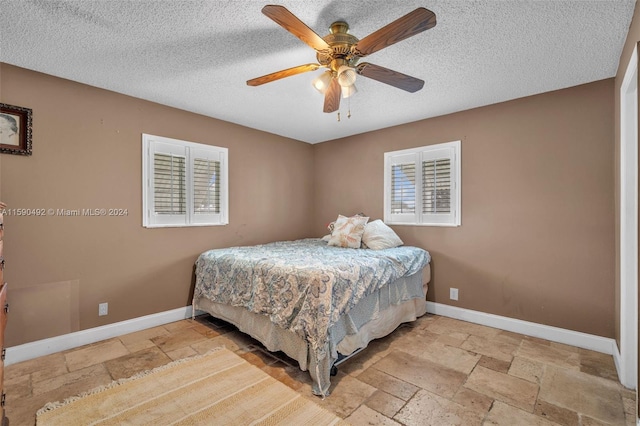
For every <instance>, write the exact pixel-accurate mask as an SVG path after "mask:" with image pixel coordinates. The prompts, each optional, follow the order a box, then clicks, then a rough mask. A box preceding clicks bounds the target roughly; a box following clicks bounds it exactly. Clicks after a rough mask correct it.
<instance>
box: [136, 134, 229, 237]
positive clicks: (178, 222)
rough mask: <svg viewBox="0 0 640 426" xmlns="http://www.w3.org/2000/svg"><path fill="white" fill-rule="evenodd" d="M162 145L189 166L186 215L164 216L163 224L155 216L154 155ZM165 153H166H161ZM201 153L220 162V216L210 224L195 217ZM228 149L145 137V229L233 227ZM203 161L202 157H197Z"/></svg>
mask: <svg viewBox="0 0 640 426" xmlns="http://www.w3.org/2000/svg"><path fill="white" fill-rule="evenodd" d="M158 145H164V146H165V148H166V149H167V151H171V152H172V153H174V154H176V155H184V157H185V160H186V161H185V164H186V173H185V180H186V207H187V208H186V214H175V215H172V214H168V215H162V220H157V218H159V216H160V215H155V218H154V217H152V215H154V212H153V210H154V198H153V196H154V191H153V188H152V180H153V175H152V173H153V161H154V159H153V154H154V153H155V152H157V151H158V150H157V149H156V148H157V146H158ZM161 152H162V151H161ZM198 153H200V154H203V153H206V154H205V155H214V156H217V157H218V160H216V161H220V213H214V214H211V215H207V216H210V217H209V219H213V220H208V221H203V220H202V219H203V218H201V217H197V215H196V214H195V213H194V209H193V204H194V200H193V198H194V196H193V185H194V173H193V167H194V166H193V164H194V159H195V158H196V157H195V156H196V155H198ZM228 155H229V150H228V148H223V147H218V146H213V145H206V144H200V143H195V142H188V141H183V140H179V139H172V138H167V137H163V136H155V135H150V134H146V133H143V134H142V226H143V227H145V228H170V227H194V226H219V225H227V224H229V175H228ZM197 158H200V157H197Z"/></svg>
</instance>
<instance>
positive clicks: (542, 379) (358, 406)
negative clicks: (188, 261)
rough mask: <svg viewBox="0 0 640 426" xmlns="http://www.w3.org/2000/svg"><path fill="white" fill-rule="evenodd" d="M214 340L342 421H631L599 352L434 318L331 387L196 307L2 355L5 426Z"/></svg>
mask: <svg viewBox="0 0 640 426" xmlns="http://www.w3.org/2000/svg"><path fill="white" fill-rule="evenodd" d="M222 345H224V346H226V347H227V348H228V349H230V350H233V351H235V352H236V353H237V354H238V355H240V356H241V357H243V358H244V359H246V360H247V361H249V362H250V363H252V364H254V365H256V366H258V367H259V368H261V369H262V370H264V371H265V372H267V373H268V374H270V375H271V376H273V377H275V378H276V379H278V380H280V381H281V382H283V383H285V384H286V385H288V386H290V387H291V388H293V389H295V390H297V391H298V392H300V393H301V394H302V395H304V396H305V397H307V398H309V399H311V400H313V401H315V402H316V403H318V404H320V405H322V406H324V407H325V408H327V409H329V410H331V411H333V412H334V413H336V414H337V415H339V416H340V417H342V418H345V419H346V420H347V421H348V422H350V423H351V424H353V425H398V424H402V425H420V426H423V425H508V426H513V425H582V426H587V425H628V426H631V425H635V417H636V412H635V392H633V391H630V390H627V389H625V388H624V387H622V386H621V385H620V383H619V382H618V381H617V375H616V371H615V366H614V364H613V359H612V357H611V356H608V355H604V354H601V353H597V352H593V351H588V350H584V349H580V348H576V347H571V346H566V345H562V344H558V343H554V342H549V341H546V340H541V339H536V338H531V337H527V336H523V335H520V334H515V333H510V332H506V331H501V330H498V329H494V328H490V327H484V326H480V325H476V324H471V323H467V322H463V321H458V320H454V319H450V318H446V317H440V316H436V315H425V316H424V317H422V318H420V319H419V320H418V321H416V322H415V323H412V324H408V325H403V326H401V327H399V328H398V329H397V330H396V331H395V332H393V333H392V334H391V335H389V336H387V337H385V338H383V339H379V340H376V341H374V342H372V343H371V344H370V346H369V347H368V348H367V349H366V350H365V351H362V352H361V353H359V354H358V355H356V356H354V357H353V358H352V359H350V360H348V361H347V362H345V363H344V364H342V365H341V366H340V369H339V370H340V371H339V373H338V375H337V376H336V377H333V379H332V388H331V392H332V394H331V396H330V397H328V398H326V399H324V400H322V399H320V398H318V397H315V396H313V395H312V393H311V380H310V378H309V375H308V373H307V372H302V371H300V370H299V368H297V367H296V365H295V362H294V361H291V360H289V359H288V358H287V357H286V356H284V355H282V354H270V353H268V352H267V351H265V350H264V349H262V347H261V346H260V344H259V343H258V342H256V341H255V340H253V339H252V338H250V337H248V336H246V335H245V334H243V333H240V332H239V331H237V329H235V328H234V327H233V326H231V325H229V324H227V323H225V322H223V321H219V320H216V319H213V318H211V317H208V316H203V317H199V318H196V320H183V321H178V322H175V323H171V324H166V325H164V326H160V327H154V328H151V329H147V330H143V331H139V332H135V333H131V334H127V335H124V336H120V337H118V338H113V339H109V340H105V341H101V342H97V343H94V344H91V345H87V346H83V347H80V348H75V349H71V350H68V351H63V352H59V353H55V354H51V355H47V356H43V357H40V358H36V359H33V360H29V361H25V362H21V363H18V364H13V365H10V366H8V367H6V370H5V389H6V393H7V403H6V410H7V415H8V417H9V420H10V424H11V426H18V425H33V424H34V422H35V413H36V411H37V410H38V409H39V408H40V407H42V406H43V405H44V404H45V403H47V402H50V401H58V400H62V399H65V398H67V397H69V396H73V395H76V394H78V393H81V392H83V391H86V390H89V389H92V388H94V387H97V386H101V385H104V384H107V383H109V382H111V381H112V380H115V379H120V378H124V377H129V376H132V375H134V374H136V373H138V372H140V371H144V370H148V369H152V368H155V367H158V366H160V365H164V364H167V363H169V362H171V361H172V360H175V359H180V358H185V357H189V356H193V355H197V354H203V353H206V352H207V351H209V350H210V349H212V348H215V347H219V346H222Z"/></svg>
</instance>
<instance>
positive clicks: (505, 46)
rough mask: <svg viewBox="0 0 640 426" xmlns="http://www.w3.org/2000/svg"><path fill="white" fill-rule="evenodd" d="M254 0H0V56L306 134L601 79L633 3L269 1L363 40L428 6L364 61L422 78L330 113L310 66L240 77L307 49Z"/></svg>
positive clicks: (287, 63)
mask: <svg viewBox="0 0 640 426" xmlns="http://www.w3.org/2000/svg"><path fill="white" fill-rule="evenodd" d="M265 4H267V3H266V2H258V1H219V0H218V1H214V0H208V1H196V0H193V1H174V0H171V1H170V0H150V1H144V0H128V1H120V0H100V1H88V0H83V1H67V0H50V1H43V0H20V1H18V0H0V61H1V62H5V63H9V64H13V65H17V66H20V67H24V68H28V69H32V70H36V71H41V72H44V73H47V74H52V75H55V76H59V77H63V78H66V79H70V80H75V81H78V82H82V83H86V84H90V85H92V86H97V87H101V88H105V89H109V90H113V91H115V92H119V93H124V94H127V95H131V96H135V97H138V98H142V99H147V100H150V101H154V102H158V103H161V104H165V105H170V106H173V107H177V108H181V109H184V110H188V111H193V112H196V113H199V114H203V115H206V116H210V117H214V118H217V119H221V120H226V121H230V122H233V123H238V124H241V125H243V126H247V127H251V128H255V129H259V130H264V131H267V132H270V133H275V134H278V135H282V136H286V137H290V138H293V139H297V140H300V141H305V142H309V143H317V142H323V141H327V140H331V139H336V138H340V137H345V136H349V135H353V134H358V133H363V132H367V131H371V130H375V129H380V128H384V127H389V126H394V125H398V124H402V123H407V122H412V121H416V120H421V119H425V118H429V117H434V116H438V115H443V114H448V113H451V112H455V111H461V110H465V109H469V108H474V107H478V106H482V105H488V104H492V103H496V102H501V101H505V100H509V99H515V98H519V97H523V96H528V95H532V94H536V93H542V92H547V91H550V90H556V89H561V88H565V87H570V86H575V85H579V84H583V83H587V82H591V81H597V80H601V79H604V78H608V77H613V76H614V75H615V74H616V70H617V67H618V61H619V58H620V53H621V51H622V46H623V44H624V40H625V37H626V34H627V31H628V28H629V24H630V22H631V17H632V15H633V9H634V6H635V1H634V0H619V1H605V0H601V1H586V0H575V1H563V0H552V1H541V0H532V1H525V0H522V1H503V0H500V1H489V0H485V1H449V0H447V1H442V0H436V1H433V0H423V1H413V0H407V1H386V0H372V1H346V0H343V1H337V0H313V1H311V0H284V1H278V2H275V4H281V5H283V6H285V7H287V8H288V9H289V10H290V11H291V12H292V13H294V14H295V15H296V16H297V17H298V18H300V19H301V20H302V21H303V22H305V23H306V24H307V25H308V26H309V27H311V28H312V29H313V30H314V31H315V32H317V33H318V34H320V35H321V36H324V35H326V34H327V33H328V27H329V25H330V24H331V23H332V22H334V21H336V20H346V21H347V22H348V23H349V26H350V32H351V34H353V35H355V36H356V37H358V38H363V37H364V36H366V35H368V34H370V33H372V32H373V31H375V30H377V29H378V28H380V27H382V26H384V25H386V24H388V23H389V22H391V21H393V20H395V19H397V18H399V17H400V16H402V15H404V14H406V13H408V12H410V11H412V10H413V9H415V8H417V7H426V8H427V9H430V10H432V11H433V12H435V14H436V17H437V25H436V27H435V28H433V29H430V30H428V31H426V32H423V33H421V34H418V35H416V36H414V37H412V38H409V39H407V40H404V41H402V42H399V43H398V44H395V45H393V46H390V47H388V48H386V49H383V50H381V51H379V52H376V53H374V54H372V55H370V56H368V57H367V59H366V61H367V62H371V63H374V64H376V65H381V66H384V67H387V68H391V69H394V70H397V71H400V72H402V73H405V74H409V75H411V76H414V77H417V78H420V79H422V80H424V81H425V86H424V88H423V89H422V90H421V91H419V92H416V93H407V92H404V91H402V90H399V89H396V88H393V87H391V86H387V85H385V84H382V83H380V82H377V81H374V80H370V79H367V78H365V77H362V76H360V77H359V78H358V81H357V82H356V84H357V86H358V90H359V91H358V93H357V94H355V95H354V96H353V97H352V98H351V100H350V105H349V104H348V102H347V101H346V100H343V102H342V105H341V109H340V111H341V112H342V114H341V115H342V120H341V121H340V122H338V121H337V117H336V114H335V113H334V114H325V113H323V112H322V105H323V97H322V95H320V94H319V93H317V92H316V91H315V90H314V89H313V88H312V87H311V80H312V79H313V78H314V77H315V76H316V75H319V74H320V73H321V72H322V69H321V70H318V71H315V72H311V73H306V74H300V75H297V76H293V77H289V78H286V79H283V80H278V81H275V82H272V83H269V84H265V85H263V86H259V87H249V86H247V85H246V80H248V79H251V78H254V77H258V76H261V75H264V74H268V73H271V72H274V71H278V70H281V69H284V68H290V67H293V66H297V65H301V64H306V63H311V62H315V61H316V59H315V52H314V51H313V50H312V49H311V48H310V47H308V46H307V45H306V44H304V43H302V42H301V41H300V40H298V39H297V38H296V37H294V36H293V35H291V34H290V33H288V32H287V31H285V30H284V29H283V28H282V27H280V26H278V25H277V24H276V23H275V22H273V21H272V20H270V19H269V18H267V17H266V16H264V15H263V14H262V13H261V12H260V10H261V8H262V7H263V6H264V5H265ZM349 106H350V110H351V118H350V119H348V118H347V117H346V115H347V110H348V107H349Z"/></svg>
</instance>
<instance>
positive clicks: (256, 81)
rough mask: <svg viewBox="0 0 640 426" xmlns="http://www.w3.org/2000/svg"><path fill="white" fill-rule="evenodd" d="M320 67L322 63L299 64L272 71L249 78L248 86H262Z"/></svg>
mask: <svg viewBox="0 0 640 426" xmlns="http://www.w3.org/2000/svg"><path fill="white" fill-rule="evenodd" d="M318 68H320V64H306V65H298V66H297V67H293V68H287V69H286V70H281V71H276V72H272V73H271V74H267V75H263V76H262V77H256V78H252V79H251V80H247V86H260V85H261V84H265V83H270V82H272V81H275V80H280V79H281V78H285V77H291V76H292V75H296V74H302V73H303V72H308V71H315V70H317V69H318Z"/></svg>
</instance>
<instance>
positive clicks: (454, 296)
mask: <svg viewBox="0 0 640 426" xmlns="http://www.w3.org/2000/svg"><path fill="white" fill-rule="evenodd" d="M449 299H451V300H458V289H457V288H450V289H449Z"/></svg>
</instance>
